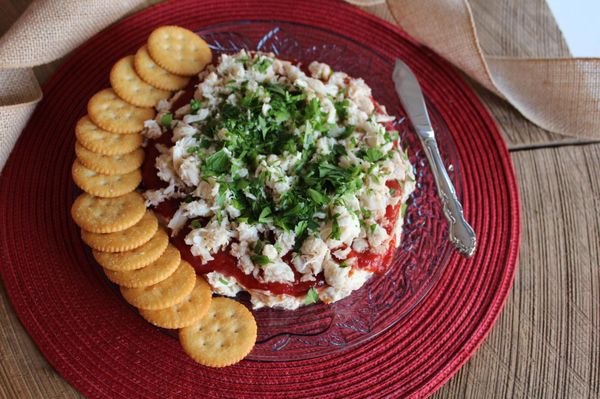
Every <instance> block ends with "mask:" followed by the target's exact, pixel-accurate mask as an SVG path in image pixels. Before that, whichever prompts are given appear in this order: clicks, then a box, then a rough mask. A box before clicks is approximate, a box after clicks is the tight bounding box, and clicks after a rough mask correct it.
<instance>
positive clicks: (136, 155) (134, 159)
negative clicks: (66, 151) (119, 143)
mask: <svg viewBox="0 0 600 399" xmlns="http://www.w3.org/2000/svg"><path fill="white" fill-rule="evenodd" d="M75 154H77V160H78V161H79V162H80V163H81V164H82V165H83V166H85V167H86V168H88V169H92V170H94V171H96V172H98V173H102V174H104V175H123V174H126V173H130V172H133V171H134V170H136V169H137V168H139V167H140V166H142V164H143V163H144V150H143V149H142V148H138V149H136V150H133V151H132V152H130V153H128V154H119V155H102V154H97V153H95V152H93V151H90V150H88V149H87V148H85V147H84V146H82V145H81V144H79V142H76V143H75Z"/></svg>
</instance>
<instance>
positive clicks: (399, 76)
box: [392, 60, 477, 257]
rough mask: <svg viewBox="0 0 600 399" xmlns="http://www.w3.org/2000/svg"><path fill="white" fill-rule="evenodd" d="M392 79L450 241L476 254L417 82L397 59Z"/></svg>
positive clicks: (475, 243)
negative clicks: (428, 168)
mask: <svg viewBox="0 0 600 399" xmlns="http://www.w3.org/2000/svg"><path fill="white" fill-rule="evenodd" d="M392 78H393V80H394V84H395V86H396V93H397V94H398V97H400V102H401V103H402V107H403V108H404V110H405V111H406V114H407V115H408V119H410V121H411V123H412V125H413V127H414V128H415V131H416V132H417V135H418V136H419V139H421V144H422V145H423V148H424V149H425V154H426V155H427V159H428V160H429V164H430V165H431V170H432V171H433V176H434V178H435V183H436V185H437V190H438V194H439V196H440V199H441V200H442V205H443V207H444V215H445V216H446V219H447V220H448V223H449V229H448V231H449V234H450V242H451V243H452V244H454V246H455V247H456V248H457V249H458V250H459V251H460V252H461V253H462V254H463V255H465V256H467V257H470V256H472V255H473V253H475V247H476V245H477V239H476V237H475V232H474V231H473V228H472V227H471V226H470V225H469V223H467V221H466V220H465V217H464V215H463V208H462V205H461V204H460V202H459V201H458V198H457V197H456V191H455V190H454V186H453V185H452V182H451V181H450V177H449V176H448V172H446V168H445V167H444V163H443V162H442V157H441V156H440V150H439V149H438V145H437V142H436V141H435V132H434V131H433V127H431V122H430V121H429V114H428V113H427V108H426V106H425V99H424V98H423V93H422V92H421V87H420V86H419V82H418V81H417V78H416V76H415V75H414V73H413V72H412V71H411V70H410V68H409V67H408V66H407V65H406V64H405V63H404V62H402V61H400V60H396V66H395V67H394V74H393V75H392Z"/></svg>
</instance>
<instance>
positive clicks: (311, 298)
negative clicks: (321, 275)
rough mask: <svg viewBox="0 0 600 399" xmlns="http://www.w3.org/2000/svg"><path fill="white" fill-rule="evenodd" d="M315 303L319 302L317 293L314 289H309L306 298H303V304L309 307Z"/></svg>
mask: <svg viewBox="0 0 600 399" xmlns="http://www.w3.org/2000/svg"><path fill="white" fill-rule="evenodd" d="M317 302H319V293H318V292H317V289H316V288H315V287H311V288H310V289H309V290H308V292H307V293H306V297H304V304H305V305H310V304H312V303H317Z"/></svg>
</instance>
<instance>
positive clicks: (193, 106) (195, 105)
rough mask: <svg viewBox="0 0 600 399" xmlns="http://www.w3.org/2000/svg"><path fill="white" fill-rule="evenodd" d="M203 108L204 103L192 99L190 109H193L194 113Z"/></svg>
mask: <svg viewBox="0 0 600 399" xmlns="http://www.w3.org/2000/svg"><path fill="white" fill-rule="evenodd" d="M201 106H202V103H201V102H200V101H198V100H196V99H195V98H192V99H191V100H190V108H191V109H192V112H198V110H199V109H200V107H201Z"/></svg>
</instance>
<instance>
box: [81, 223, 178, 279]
mask: <svg viewBox="0 0 600 399" xmlns="http://www.w3.org/2000/svg"><path fill="white" fill-rule="evenodd" d="M168 245H169V236H167V233H165V231H164V230H163V229H161V228H159V229H158V230H157V231H156V234H154V236H153V237H152V238H151V239H150V241H148V242H147V243H145V244H144V245H141V246H139V247H137V248H135V249H132V250H131V251H125V252H102V251H97V250H95V249H94V250H92V254H93V255H94V258H95V259H96V261H97V262H98V263H99V264H100V265H101V266H102V267H103V268H105V269H108V270H114V271H126V270H135V269H139V268H141V267H144V266H147V265H149V264H150V263H152V262H154V261H155V260H157V259H158V258H160V256H161V255H162V254H163V253H164V252H165V250H166V249H167V246H168Z"/></svg>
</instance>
